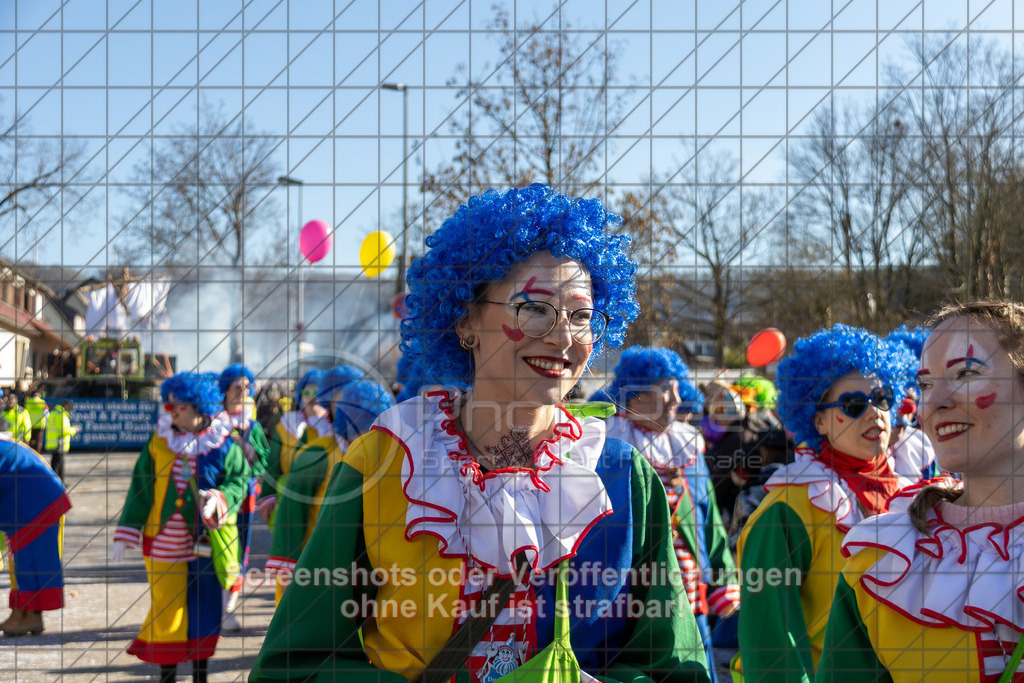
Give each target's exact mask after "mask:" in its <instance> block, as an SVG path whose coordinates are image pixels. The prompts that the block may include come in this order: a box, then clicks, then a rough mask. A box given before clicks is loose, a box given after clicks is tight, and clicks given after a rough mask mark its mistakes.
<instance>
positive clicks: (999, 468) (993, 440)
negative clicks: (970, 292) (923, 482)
mask: <svg viewBox="0 0 1024 683" xmlns="http://www.w3.org/2000/svg"><path fill="white" fill-rule="evenodd" d="M918 383H919V385H920V387H921V403H920V406H919V409H918V418H919V420H920V422H921V426H922V428H923V429H924V430H925V433H927V434H928V436H929V438H930V439H931V441H932V445H933V446H934V448H935V457H936V459H937V460H938V462H939V465H940V466H941V467H942V468H943V469H945V470H948V471H950V472H961V473H963V474H964V476H965V477H967V476H969V475H971V474H974V475H979V474H985V475H1003V474H1005V475H1009V474H1011V473H1012V472H1013V459H1014V455H1015V454H1016V453H1019V452H1021V451H1022V450H1024V390H1022V387H1021V379H1020V376H1019V375H1018V374H1017V371H1016V369H1015V368H1014V367H1013V364H1012V363H1011V362H1010V356H1009V354H1007V352H1006V350H1005V349H1003V347H1002V346H1001V345H1000V344H999V339H998V338H997V337H996V334H995V333H994V332H993V331H992V330H991V329H989V328H988V327H987V326H985V325H983V324H981V323H978V322H976V321H974V320H971V319H970V318H951V319H949V320H946V321H945V322H943V323H941V324H940V325H939V326H938V327H936V328H935V330H934V331H933V332H932V333H931V334H930V335H929V336H928V341H927V342H926V343H925V346H924V352H923V353H922V355H921V369H920V371H919V373H918Z"/></svg>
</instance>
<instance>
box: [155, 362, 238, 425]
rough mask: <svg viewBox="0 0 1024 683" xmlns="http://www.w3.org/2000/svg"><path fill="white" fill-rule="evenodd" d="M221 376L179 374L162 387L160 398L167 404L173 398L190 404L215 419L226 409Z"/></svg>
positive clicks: (211, 373) (210, 373)
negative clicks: (221, 387)
mask: <svg viewBox="0 0 1024 683" xmlns="http://www.w3.org/2000/svg"><path fill="white" fill-rule="evenodd" d="M219 384H220V376H219V375H218V374H216V373H214V372H204V373H202V374H197V373H195V372H179V373H178V374H176V375H171V376H170V377H168V378H167V379H165V380H164V381H163V383H162V384H161V385H160V397H161V398H162V399H163V400H164V402H165V403H166V402H167V401H168V400H169V399H170V398H171V397H172V396H173V397H174V398H175V399H177V400H179V401H182V402H184V403H190V404H192V406H193V407H194V408H195V409H196V410H198V411H199V412H200V413H202V414H203V415H206V416H207V417H213V416H214V415H216V414H217V413H219V412H220V411H221V410H223V409H224V393H223V392H222V391H221V390H220V386H219Z"/></svg>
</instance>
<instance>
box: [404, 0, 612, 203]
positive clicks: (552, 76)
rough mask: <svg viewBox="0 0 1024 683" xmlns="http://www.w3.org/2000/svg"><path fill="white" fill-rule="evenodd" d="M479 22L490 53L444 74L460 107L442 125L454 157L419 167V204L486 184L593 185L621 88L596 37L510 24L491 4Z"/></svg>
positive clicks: (565, 188) (452, 199)
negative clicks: (490, 42)
mask: <svg viewBox="0 0 1024 683" xmlns="http://www.w3.org/2000/svg"><path fill="white" fill-rule="evenodd" d="M488 30H489V31H490V32H492V34H494V35H496V36H497V40H498V49H499V53H500V55H501V57H500V59H499V62H498V63H497V64H486V65H485V66H484V67H483V68H482V69H481V72H480V74H479V75H478V74H468V79H465V77H464V78H455V79H452V80H450V81H449V86H450V87H456V86H458V85H459V83H460V82H461V83H464V85H462V86H461V87H459V88H458V91H457V93H456V97H457V99H458V100H459V102H460V103H462V104H461V106H460V110H461V112H462V114H461V115H459V116H457V117H456V118H454V119H453V120H452V121H451V123H450V126H449V133H450V134H451V135H452V136H453V137H454V139H455V155H454V157H453V158H452V159H451V160H449V161H445V162H444V163H442V164H441V165H440V166H439V167H438V168H436V169H434V170H433V171H427V172H425V173H424V181H423V191H424V192H426V193H428V194H430V195H432V198H431V200H430V201H428V207H427V211H428V213H431V214H432V215H435V216H448V215H450V214H451V213H452V212H453V211H454V209H455V208H456V207H458V206H459V205H460V204H462V203H464V202H465V201H466V199H467V198H468V197H469V196H470V195H473V194H479V193H480V192H482V191H484V190H487V189H490V188H502V187H517V186H523V185H528V184H529V183H531V182H544V183H547V184H549V185H551V186H553V187H556V188H558V189H559V190H561V191H562V192H565V193H567V194H570V195H575V196H579V195H583V194H587V193H591V192H593V191H594V190H595V188H597V187H598V185H599V183H600V182H601V175H600V172H599V170H600V168H601V158H602V155H603V154H604V153H605V150H606V148H607V145H608V138H609V134H610V133H612V132H613V131H614V129H615V127H616V126H617V125H618V124H619V122H620V121H621V112H622V97H621V96H616V95H615V94H614V92H613V91H612V89H611V86H612V85H613V84H614V83H615V80H616V58H615V55H614V54H613V53H612V52H611V51H609V50H606V49H605V43H604V41H603V40H598V39H596V38H594V37H593V36H590V35H587V34H581V33H579V32H576V31H572V30H570V29H569V27H568V26H565V25H562V26H560V27H559V29H558V30H552V29H551V28H548V27H546V26H544V25H543V23H537V22H534V23H531V24H526V25H523V26H521V27H516V26H514V25H513V23H512V18H511V16H510V15H509V13H508V12H507V11H506V10H504V9H502V8H501V7H498V6H495V7H494V18H493V19H492V20H491V21H490V23H489V26H488ZM460 68H461V70H462V71H463V74H464V75H465V71H466V69H467V67H466V66H465V65H462V67H460Z"/></svg>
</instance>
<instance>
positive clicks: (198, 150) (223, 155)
mask: <svg viewBox="0 0 1024 683" xmlns="http://www.w3.org/2000/svg"><path fill="white" fill-rule="evenodd" d="M200 114H201V116H200V120H199V123H198V126H197V127H196V128H181V129H180V130H179V134H178V135H175V136H172V137H169V138H165V139H160V140H157V141H156V144H157V145H158V146H157V148H156V149H155V150H154V153H153V156H152V161H151V162H148V163H144V164H142V165H140V166H138V167H137V168H136V169H135V179H134V182H133V183H132V184H131V190H130V194H131V197H132V199H133V200H134V201H133V209H132V214H131V216H130V218H129V221H128V223H127V227H126V230H125V232H126V234H127V235H128V241H127V242H126V245H125V247H123V248H122V249H121V250H120V254H119V255H120V256H121V257H122V258H123V259H124V260H125V261H126V262H128V263H133V264H140V265H141V264H149V263H159V264H160V265H161V266H165V267H167V266H170V267H175V266H177V267H191V268H197V267H203V266H207V265H211V266H219V267H226V268H227V269H228V270H229V272H230V274H231V276H230V278H226V279H227V280H228V282H226V283H225V284H227V285H228V286H229V287H231V288H232V289H233V290H234V291H235V292H236V293H237V294H238V295H237V296H234V297H232V298H233V299H234V300H233V301H226V302H225V306H226V307H230V309H231V312H232V316H231V320H232V326H231V329H232V332H231V342H230V344H231V349H230V357H231V358H232V359H233V360H232V362H234V361H235V360H239V359H240V358H241V353H240V348H239V330H238V327H239V325H238V323H239V322H240V316H241V309H240V304H241V301H240V299H241V291H242V284H243V282H244V281H245V278H246V277H247V276H248V275H249V272H248V271H247V270H246V268H247V267H249V266H252V265H256V264H259V263H262V262H265V261H266V260H267V259H269V260H271V261H273V260H275V258H276V257H275V256H274V255H273V254H270V255H268V254H257V253H254V241H255V238H256V237H257V235H258V234H259V233H260V231H262V230H264V229H265V228H267V227H268V226H270V225H271V224H279V219H280V213H279V208H278V206H277V204H276V203H275V202H274V201H273V200H272V199H271V197H270V192H271V191H272V189H273V188H274V187H275V185H276V178H277V177H278V175H279V173H280V167H279V165H278V162H277V161H276V159H275V158H274V156H273V152H274V148H275V140H274V139H273V138H270V137H267V136H264V135H260V134H258V133H256V132H254V131H253V130H252V127H251V125H250V124H249V122H245V124H243V123H242V121H240V120H238V119H237V118H236V119H232V120H228V119H227V118H226V117H225V116H224V115H223V114H222V113H221V112H220V111H219V110H217V109H214V108H212V107H209V106H205V107H204V108H203V109H202V110H201V112H200ZM278 260H279V259H278Z"/></svg>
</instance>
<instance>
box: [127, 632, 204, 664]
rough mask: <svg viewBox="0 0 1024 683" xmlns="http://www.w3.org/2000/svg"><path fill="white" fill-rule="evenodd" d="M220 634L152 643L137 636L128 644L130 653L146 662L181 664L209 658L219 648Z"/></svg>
mask: <svg viewBox="0 0 1024 683" xmlns="http://www.w3.org/2000/svg"><path fill="white" fill-rule="evenodd" d="M219 637H220V636H217V635H214V636H206V637H205V638H189V639H188V640H187V641H185V642H184V643H181V642H178V643H151V642H149V641H146V640H143V639H142V638H136V639H135V640H133V641H132V644H131V645H129V646H128V654H130V655H135V656H136V657H138V658H139V659H141V660H142V661H144V662H149V663H151V664H180V663H181V662H190V661H196V660H200V659H209V658H210V657H212V656H213V654H214V652H216V650H217V639H218V638H219Z"/></svg>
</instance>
